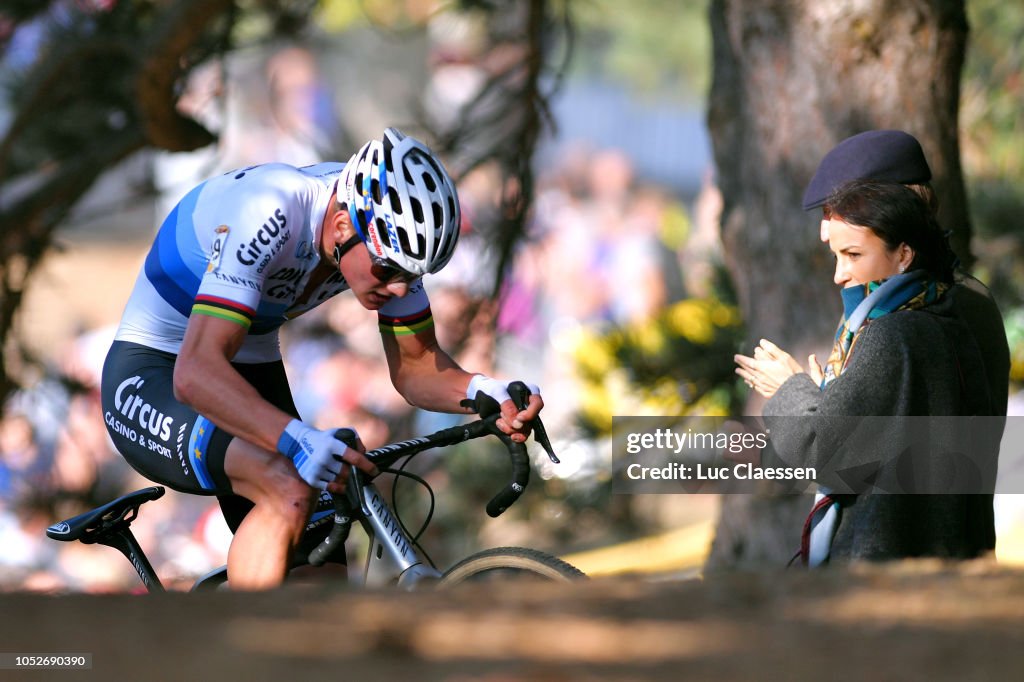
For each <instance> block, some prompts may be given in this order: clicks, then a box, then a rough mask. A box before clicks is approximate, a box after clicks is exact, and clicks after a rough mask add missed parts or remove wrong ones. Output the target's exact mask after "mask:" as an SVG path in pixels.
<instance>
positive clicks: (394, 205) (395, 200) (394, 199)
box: [388, 186, 402, 215]
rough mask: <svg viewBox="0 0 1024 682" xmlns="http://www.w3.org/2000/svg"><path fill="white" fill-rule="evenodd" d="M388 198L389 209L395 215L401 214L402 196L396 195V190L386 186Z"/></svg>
mask: <svg viewBox="0 0 1024 682" xmlns="http://www.w3.org/2000/svg"><path fill="white" fill-rule="evenodd" d="M388 199H390V200H391V210H392V211H394V212H395V215H402V198H401V197H400V196H398V190H397V189H395V188H394V187H391V186H388Z"/></svg>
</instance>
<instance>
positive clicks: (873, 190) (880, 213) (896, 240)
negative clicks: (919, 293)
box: [825, 180, 956, 282]
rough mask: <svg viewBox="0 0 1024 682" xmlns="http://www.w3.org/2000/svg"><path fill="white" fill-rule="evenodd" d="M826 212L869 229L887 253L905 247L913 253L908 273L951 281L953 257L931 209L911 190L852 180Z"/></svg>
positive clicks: (833, 197)
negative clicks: (918, 271) (914, 271)
mask: <svg viewBox="0 0 1024 682" xmlns="http://www.w3.org/2000/svg"><path fill="white" fill-rule="evenodd" d="M825 210H826V212H831V214H832V215H833V216H836V217H838V218H840V219H842V220H843V221H844V222H846V223H849V224H850V225H859V226H861V227H866V228H868V229H869V230H871V231H872V232H873V233H874V234H875V236H877V237H878V238H879V239H881V240H882V241H883V242H885V245H886V247H888V248H889V249H890V250H892V249H895V248H897V247H898V246H899V245H900V244H904V243H905V244H906V245H907V246H909V247H910V248H911V249H913V250H914V260H913V261H912V262H911V263H910V269H911V270H916V269H924V270H927V271H928V273H929V274H931V275H932V276H933V277H935V278H937V279H939V280H940V281H943V282H952V281H953V267H954V264H955V263H956V255H955V254H954V253H953V251H952V249H951V248H950V246H949V240H948V238H947V237H946V235H945V233H944V232H943V231H942V228H941V227H940V226H939V223H938V221H936V219H935V215H934V212H933V211H932V210H931V207H930V206H929V205H928V204H927V203H926V202H925V200H924V199H923V198H922V197H921V196H920V195H919V194H918V193H917V192H915V191H914V190H913V189H911V188H910V187H907V186H906V185H901V184H898V183H894V182H877V181H871V180H852V181H850V182H848V183H846V184H844V185H842V186H840V187H839V188H838V189H837V190H835V191H834V192H833V193H832V195H831V196H829V198H828V199H827V200H826V201H825Z"/></svg>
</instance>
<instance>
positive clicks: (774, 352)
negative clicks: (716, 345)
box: [733, 339, 824, 398]
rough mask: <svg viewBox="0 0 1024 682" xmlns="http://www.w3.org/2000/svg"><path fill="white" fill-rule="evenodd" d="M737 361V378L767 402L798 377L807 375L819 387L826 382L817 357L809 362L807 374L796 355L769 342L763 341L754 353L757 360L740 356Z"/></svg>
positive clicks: (809, 359) (810, 357)
mask: <svg viewBox="0 0 1024 682" xmlns="http://www.w3.org/2000/svg"><path fill="white" fill-rule="evenodd" d="M733 359H734V360H735V361H736V364H737V365H738V367H737V368H736V374H739V375H740V377H741V378H742V379H743V380H744V381H745V382H746V384H747V386H750V387H751V388H752V389H754V390H755V391H757V392H758V393H760V394H761V395H763V396H764V397H765V398H771V397H772V396H773V395H775V392H776V391H778V390H779V386H781V385H782V384H783V382H785V381H786V379H788V378H790V377H791V376H793V375H795V374H803V373H806V374H808V375H809V376H810V377H811V380H812V381H814V383H816V384H820V383H821V381H822V379H823V378H824V372H823V371H822V369H821V365H820V364H818V359H817V357H816V356H815V355H814V354H811V355H810V356H809V357H808V358H807V370H804V368H803V367H801V366H800V363H798V362H797V361H796V360H794V359H793V356H792V355H790V354H789V353H787V352H786V351H784V350H782V349H781V348H779V347H778V346H776V345H775V344H774V343H772V342H771V341H768V340H767V339H761V343H760V345H758V347H757V348H755V349H754V357H748V356H746V355H739V354H737V355H734V356H733Z"/></svg>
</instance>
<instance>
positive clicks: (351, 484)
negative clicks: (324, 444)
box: [334, 429, 370, 516]
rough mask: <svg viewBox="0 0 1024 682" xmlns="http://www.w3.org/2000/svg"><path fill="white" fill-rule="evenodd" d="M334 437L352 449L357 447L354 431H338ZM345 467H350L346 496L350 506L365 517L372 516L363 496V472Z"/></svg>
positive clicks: (352, 465)
mask: <svg viewBox="0 0 1024 682" xmlns="http://www.w3.org/2000/svg"><path fill="white" fill-rule="evenodd" d="M334 437H335V438H337V439H338V440H340V441H341V442H342V443H344V444H345V445H347V446H348V447H350V448H354V447H355V446H356V432H355V431H353V430H352V429H338V430H337V431H335V432H334ZM345 466H347V467H348V481H347V482H346V483H345V496H346V497H347V498H348V502H349V504H350V505H352V509H359V510H360V511H361V512H362V513H363V516H370V508H369V507H367V506H366V500H365V497H364V495H363V481H362V477H361V473H362V472H360V471H359V469H357V468H356V466H355V465H354V464H348V463H346V464H345Z"/></svg>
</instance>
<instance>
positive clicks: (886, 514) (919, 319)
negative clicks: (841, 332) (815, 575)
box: [762, 296, 1002, 560]
mask: <svg viewBox="0 0 1024 682" xmlns="http://www.w3.org/2000/svg"><path fill="white" fill-rule="evenodd" d="M992 392H993V391H992V390H991V388H990V381H989V379H988V376H987V374H986V363H985V362H984V359H983V357H982V355H981V352H980V351H979V349H978V344H977V343H976V342H975V339H974V336H973V334H972V332H971V330H969V329H968V327H967V326H966V324H965V323H964V322H963V321H962V320H961V319H960V318H959V317H958V316H956V314H955V313H954V307H953V301H952V297H950V296H946V297H945V298H944V299H943V300H941V301H939V302H937V303H935V304H933V305H931V306H928V307H926V308H924V309H921V310H911V311H898V312H895V313H891V314H889V315H885V316H883V317H881V318H879V319H877V320H875V321H874V322H872V323H871V324H869V325H868V326H867V327H866V328H865V329H864V330H863V331H862V332H861V333H860V337H859V338H858V339H857V341H856V343H855V344H854V346H853V348H852V351H851V355H850V358H849V362H848V364H847V367H846V370H845V371H844V372H843V373H842V374H841V375H840V376H839V377H838V378H836V379H835V380H834V381H833V382H832V383H831V384H829V385H828V387H826V389H825V390H819V388H818V387H817V386H816V385H815V384H814V382H812V381H811V379H810V378H809V377H808V375H806V374H798V375H796V376H793V377H791V378H790V379H788V380H787V381H786V382H785V383H783V384H782V386H781V387H780V388H779V390H778V391H777V392H776V394H775V395H774V396H773V397H772V398H771V399H770V400H769V401H768V402H767V404H766V405H765V407H764V417H765V423H766V425H767V426H768V428H769V434H770V440H771V442H770V445H769V447H768V448H766V449H765V450H764V452H763V453H762V465H763V466H791V467H814V468H815V469H816V470H817V471H818V480H819V482H820V483H822V484H824V485H827V486H829V487H831V488H833V489H836V490H838V491H840V492H844V493H846V494H843V495H841V496H840V497H839V500H840V503H841V505H842V514H841V517H840V522H839V525H838V528H837V530H836V535H835V539H834V541H833V544H832V554H831V558H832V560H844V559H854V558H857V559H873V560H883V559H895V558H901V557H912V556H939V557H956V558H968V557H974V556H978V555H979V554H982V553H984V552H986V551H989V550H991V549H993V548H994V547H995V529H994V522H993V514H992V495H991V494H990V493H986V494H946V495H936V494H882V493H879V492H877V491H878V490H890V491H892V490H908V489H910V490H913V489H915V488H914V486H913V483H911V484H910V485H909V487H908V483H907V481H908V480H911V479H913V480H917V481H918V482H919V481H921V480H925V481H928V484H927V486H928V487H927V488H924V489H927V490H929V491H932V490H936V489H946V488H942V487H941V485H942V484H946V485H950V486H955V485H960V486H963V485H964V484H963V479H964V476H965V474H964V471H963V470H964V467H963V466H958V462H956V461H951V460H949V459H943V460H939V461H936V459H935V458H934V457H932V458H931V459H929V458H928V457H927V454H928V453H926V457H925V458H924V459H922V458H921V457H916V458H915V457H914V456H910V459H908V455H907V453H909V452H911V451H912V450H913V448H912V447H910V444H912V443H913V442H914V440H915V439H916V440H921V437H922V434H921V432H919V431H918V432H915V431H914V429H915V428H916V427H914V426H912V427H911V428H907V427H906V424H912V425H919V424H920V423H921V422H923V421H926V420H900V421H899V422H897V420H886V421H885V426H884V428H882V427H878V428H876V426H877V424H879V423H880V422H881V421H882V420H874V421H872V420H863V419H860V420H857V419H850V417H872V416H895V417H922V416H940V415H993V414H995V413H996V408H994V406H993V399H992V395H991V394H992ZM796 417H800V418H796ZM858 423H860V424H861V426H862V427H863V425H864V424H869V425H870V427H869V429H868V430H869V431H870V433H869V434H868V436H867V441H865V440H864V439H863V438H860V437H858V438H853V437H851V433H852V432H853V429H855V428H856V425H857V424H858ZM928 428H929V429H931V427H930V426H929V427H928ZM998 432H999V434H1001V432H1002V429H1001V428H1000V429H998ZM929 435H932V436H934V434H933V433H931V431H929ZM953 435H956V434H953ZM960 435H961V437H962V436H963V434H962V433H961V434H960ZM971 438H973V439H975V440H974V442H973V443H972V445H973V446H976V447H973V448H972V452H971V456H972V457H973V458H974V462H975V465H976V466H980V467H981V468H983V469H984V472H983V473H982V474H981V475H980V479H979V480H977V481H975V480H971V482H970V484H969V485H970V488H971V489H972V490H991V485H992V483H993V481H994V474H995V461H996V458H997V456H998V436H994V437H992V436H991V435H990V436H989V437H987V438H981V439H980V440H978V434H977V433H974V434H972V436H971ZM865 442H870V445H869V446H868V447H865V446H864V443H865ZM943 452H946V450H943ZM918 454H919V453H918ZM908 462H910V464H909V465H908ZM961 464H962V463H961ZM967 468H968V469H970V466H968V467H967ZM944 476H945V477H946V478H945V479H944V478H943V477H944ZM937 480H938V481H939V482H940V483H939V487H938V488H937V487H936V483H935V482H936V481H937ZM919 484H920V483H919ZM900 486H902V487H900ZM948 489H950V490H953V489H956V490H962V489H963V488H962V487H961V488H953V487H950V488H948ZM866 491H870V492H866Z"/></svg>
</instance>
